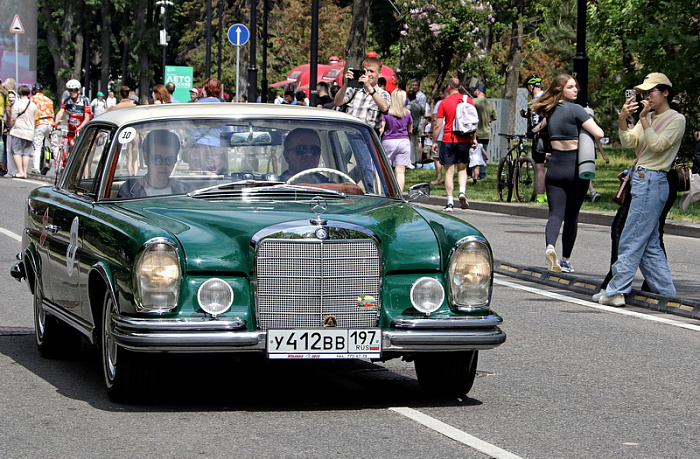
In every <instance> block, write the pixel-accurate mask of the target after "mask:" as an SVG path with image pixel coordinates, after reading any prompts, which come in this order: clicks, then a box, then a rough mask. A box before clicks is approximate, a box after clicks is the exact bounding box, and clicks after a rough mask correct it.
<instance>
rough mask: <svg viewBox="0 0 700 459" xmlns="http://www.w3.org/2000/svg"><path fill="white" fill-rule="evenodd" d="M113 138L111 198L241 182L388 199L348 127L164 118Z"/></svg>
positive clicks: (368, 155)
mask: <svg viewBox="0 0 700 459" xmlns="http://www.w3.org/2000/svg"><path fill="white" fill-rule="evenodd" d="M114 138H115V142H114V143H115V154H116V155H117V160H116V167H114V171H113V173H114V176H113V179H112V180H111V181H110V182H109V183H110V189H109V190H108V193H106V196H109V197H110V198H113V199H132V198H143V197H152V196H163V195H174V194H185V193H188V192H192V191H195V190H201V189H204V188H208V187H212V186H219V185H223V184H229V183H233V182H245V181H255V182H256V183H257V185H256V186H260V185H261V183H259V182H270V186H272V185H275V184H278V183H279V182H286V183H288V184H292V185H299V186H305V187H318V188H326V189H332V190H336V191H341V192H344V193H346V194H375V195H380V196H396V192H395V190H394V188H393V185H392V181H391V179H390V174H391V169H390V166H389V165H387V164H386V163H385V162H384V160H383V159H382V155H381V154H380V153H379V152H380V150H379V146H378V145H377V144H376V143H375V140H374V137H373V136H372V134H371V131H370V129H369V128H368V127H366V126H364V125H359V124H355V123H341V122H324V121H319V120H313V121H311V120H280V119H257V120H242V121H240V120H236V121H232V120H230V119H229V120H225V119H224V120H217V119H213V120H212V119H204V120H201V119H195V120H193V119H180V120H178V119H172V118H171V119H168V120H162V121H149V122H144V123H139V124H131V125H128V126H123V127H122V128H121V129H120V130H119V131H118V132H117V133H116V134H115V136H114Z"/></svg>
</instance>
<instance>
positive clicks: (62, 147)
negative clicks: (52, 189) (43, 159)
mask: <svg viewBox="0 0 700 459" xmlns="http://www.w3.org/2000/svg"><path fill="white" fill-rule="evenodd" d="M57 134H58V135H60V136H61V137H60V139H61V140H60V141H59V142H58V150H57V151H56V154H55V155H54V157H53V167H54V171H55V172H56V178H58V177H59V175H60V174H61V171H62V170H63V168H64V167H65V165H66V161H67V160H68V129H66V128H60V129H59V128H54V129H53V131H51V136H52V137H53V136H55V135H57ZM51 144H52V145H55V144H56V143H55V142H54V140H53V139H52V140H51Z"/></svg>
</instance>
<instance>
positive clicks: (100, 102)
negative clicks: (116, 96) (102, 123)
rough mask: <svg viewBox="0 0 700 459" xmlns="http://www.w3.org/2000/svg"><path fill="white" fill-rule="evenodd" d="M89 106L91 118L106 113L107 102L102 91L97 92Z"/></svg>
mask: <svg viewBox="0 0 700 459" xmlns="http://www.w3.org/2000/svg"><path fill="white" fill-rule="evenodd" d="M90 106H91V107H92V115H93V117H95V116H100V115H101V114H103V113H104V112H106V111H107V108H108V107H107V101H106V100H105V95H104V93H103V92H102V91H100V92H98V93H97V97H96V98H94V99H92V102H90Z"/></svg>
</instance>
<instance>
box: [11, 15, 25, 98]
mask: <svg viewBox="0 0 700 459" xmlns="http://www.w3.org/2000/svg"><path fill="white" fill-rule="evenodd" d="M10 32H12V33H13V34H15V81H16V82H17V85H18V86H19V36H18V35H19V34H21V33H24V26H23V25H22V21H21V20H20V18H19V14H15V17H14V18H13V19H12V23H11V24H10Z"/></svg>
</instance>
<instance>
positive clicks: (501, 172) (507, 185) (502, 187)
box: [496, 156, 513, 202]
mask: <svg viewBox="0 0 700 459" xmlns="http://www.w3.org/2000/svg"><path fill="white" fill-rule="evenodd" d="M496 180H498V183H497V185H496V186H497V190H498V200H499V201H503V200H504V199H503V197H504V196H505V200H506V201H508V202H510V200H511V199H512V198H513V165H512V164H511V163H510V161H508V157H507V156H506V157H505V158H501V159H500V160H499V161H498V171H497V172H496Z"/></svg>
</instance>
